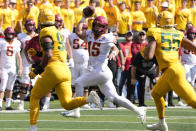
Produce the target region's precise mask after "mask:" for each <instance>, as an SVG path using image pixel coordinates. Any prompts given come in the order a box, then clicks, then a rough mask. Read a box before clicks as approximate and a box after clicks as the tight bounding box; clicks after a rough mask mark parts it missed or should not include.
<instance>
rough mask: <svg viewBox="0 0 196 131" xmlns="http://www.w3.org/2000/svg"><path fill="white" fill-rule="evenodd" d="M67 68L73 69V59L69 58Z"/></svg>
mask: <svg viewBox="0 0 196 131" xmlns="http://www.w3.org/2000/svg"><path fill="white" fill-rule="evenodd" d="M69 67H70V68H74V61H73V58H70V59H69Z"/></svg>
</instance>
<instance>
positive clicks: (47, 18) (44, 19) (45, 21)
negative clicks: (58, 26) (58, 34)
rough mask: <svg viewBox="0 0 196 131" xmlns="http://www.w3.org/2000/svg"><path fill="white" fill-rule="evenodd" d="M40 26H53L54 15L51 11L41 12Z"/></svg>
mask: <svg viewBox="0 0 196 131" xmlns="http://www.w3.org/2000/svg"><path fill="white" fill-rule="evenodd" d="M39 23H40V25H54V23H55V15H54V13H53V12H52V11H51V10H46V9H45V10H41V11H40V14H39Z"/></svg>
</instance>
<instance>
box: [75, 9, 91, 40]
mask: <svg viewBox="0 0 196 131" xmlns="http://www.w3.org/2000/svg"><path fill="white" fill-rule="evenodd" d="M94 12H95V9H94V7H92V6H87V7H86V8H84V9H83V14H82V15H83V17H82V19H81V20H80V22H79V23H78V24H77V27H76V34H77V35H78V36H79V37H80V39H82V40H85V39H86V33H85V32H80V28H82V26H83V23H84V22H85V20H86V18H89V17H91V16H92V15H93V14H94Z"/></svg>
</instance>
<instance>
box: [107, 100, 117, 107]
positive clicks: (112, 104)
mask: <svg viewBox="0 0 196 131" xmlns="http://www.w3.org/2000/svg"><path fill="white" fill-rule="evenodd" d="M108 107H109V108H116V106H115V105H114V103H113V102H111V101H109V102H108Z"/></svg>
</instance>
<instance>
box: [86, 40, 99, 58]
mask: <svg viewBox="0 0 196 131" xmlns="http://www.w3.org/2000/svg"><path fill="white" fill-rule="evenodd" d="M100 45H101V43H97V42H93V43H92V42H91V41H89V42H88V52H89V56H98V55H99V54H100V49H99V47H100Z"/></svg>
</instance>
